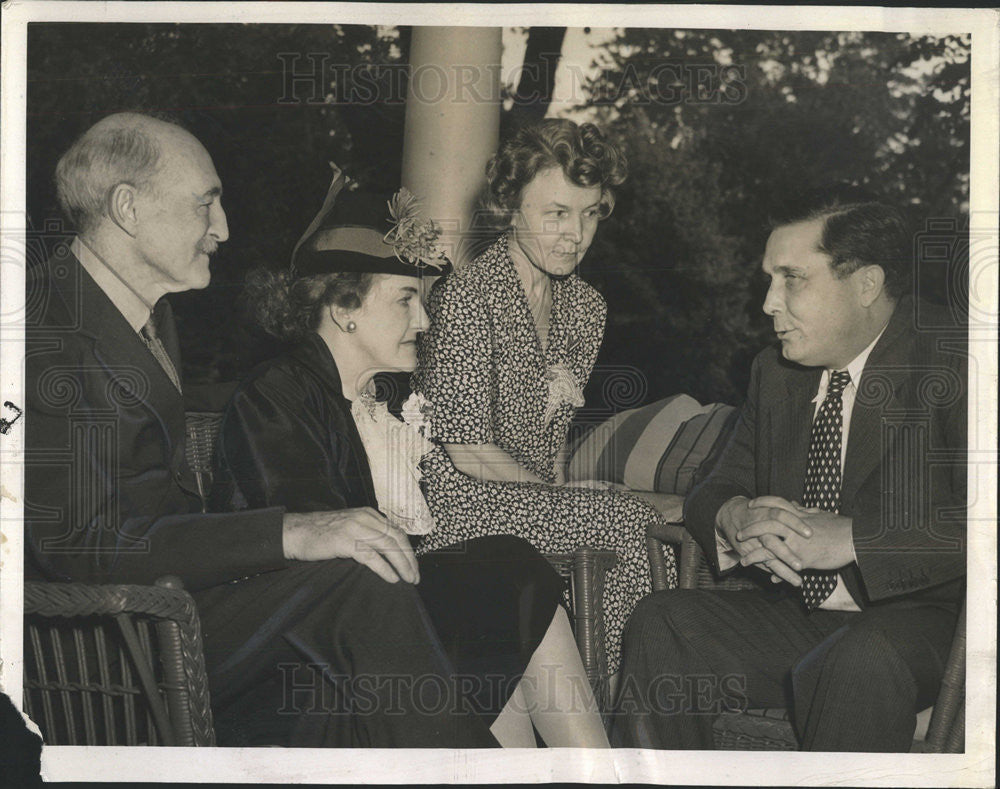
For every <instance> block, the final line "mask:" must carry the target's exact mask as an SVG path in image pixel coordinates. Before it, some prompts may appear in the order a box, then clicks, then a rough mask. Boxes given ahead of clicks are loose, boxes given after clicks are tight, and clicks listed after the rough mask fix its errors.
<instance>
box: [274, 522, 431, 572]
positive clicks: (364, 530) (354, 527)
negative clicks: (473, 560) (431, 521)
mask: <svg viewBox="0 0 1000 789" xmlns="http://www.w3.org/2000/svg"><path fill="white" fill-rule="evenodd" d="M282 548H283V550H284V553H285V558H286V559H301V560H303V561H323V560H325V559H354V560H355V561H357V562H360V563H361V564H363V565H365V566H366V567H368V568H369V569H371V570H372V571H373V572H375V573H376V574H378V575H379V576H380V577H382V578H384V579H385V580H386V581H388V582H389V583H391V584H394V583H396V582H397V581H398V580H400V579H401V578H402V579H403V580H404V581H409V582H410V583H413V584H415V583H417V582H419V581H420V573H419V570H418V569H417V559H416V557H415V556H414V555H413V549H412V548H411V547H410V541H409V540H408V539H407V537H406V535H405V534H404V533H403V532H402V531H401V530H400V529H398V528H396V527H395V526H393V525H392V524H391V523H389V522H388V521H387V520H386V519H385V517H384V516H383V515H382V514H381V513H380V512H378V511H376V510H374V509H372V508H371V507H355V508H353V509H347V510H334V511H331V512H308V513H286V515H285V518H284V523H283V529H282Z"/></svg>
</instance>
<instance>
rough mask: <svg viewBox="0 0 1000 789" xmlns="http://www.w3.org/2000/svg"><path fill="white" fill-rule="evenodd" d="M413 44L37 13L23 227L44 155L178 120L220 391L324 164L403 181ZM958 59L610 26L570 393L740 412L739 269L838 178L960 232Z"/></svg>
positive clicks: (759, 340)
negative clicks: (619, 177) (585, 320)
mask: <svg viewBox="0 0 1000 789" xmlns="http://www.w3.org/2000/svg"><path fill="white" fill-rule="evenodd" d="M409 33H410V30H409V29H408V28H398V29H396V28H376V27H371V26H360V25H351V26H348V25H334V24H329V25H301V24H300V25H281V24H254V25H241V24H225V25H221V24H219V25H215V24H212V25H205V24H186V25H172V24H100V25H91V24H70V23H59V24H52V23H45V24H40V23H33V24H31V25H30V26H29V32H28V128H27V134H28V162H27V170H28V173H27V174H28V211H29V218H30V221H31V223H32V224H33V225H34V227H35V228H36V229H39V230H41V229H42V228H44V227H46V226H47V223H48V221H49V220H51V219H52V218H54V217H56V216H58V210H57V207H56V202H55V195H54V189H53V187H52V180H51V179H52V172H53V170H54V168H55V163H56V161H57V159H58V157H59V155H60V154H61V153H62V152H63V151H64V150H65V149H66V147H67V146H68V145H69V143H70V142H71V141H72V139H73V138H74V137H76V136H77V135H78V134H79V133H80V132H82V131H83V130H84V129H86V128H87V127H88V126H90V125H91V124H92V123H93V122H95V121H96V120H97V119H98V118H100V117H102V116H104V115H106V114H108V113H111V112H114V111H118V110H126V109H137V110H158V111H168V112H171V113H174V114H176V115H178V116H179V117H180V119H181V120H182V121H183V122H184V123H185V124H186V125H187V126H188V127H189V128H190V129H191V130H192V132H193V133H195V135H196V136H198V137H199V139H201V140H202V141H203V142H204V143H205V145H206V147H207V148H208V150H209V152H210V153H211V154H212V156H213V158H214V159H215V163H216V167H217V169H218V171H219V174H220V176H221V177H222V180H223V183H224V185H225V190H226V191H225V195H224V204H225V206H226V211H227V214H228V216H229V223H230V230H231V237H230V240H229V242H228V243H226V244H225V245H223V247H222V248H221V251H220V254H219V257H218V259H217V261H216V262H215V263H214V264H213V282H212V285H211V286H210V287H209V288H208V289H207V290H205V291H200V292H196V293H187V294H178V295H176V296H172V297H171V300H172V302H173V304H174V307H175V312H176V313H177V314H178V316H179V325H180V330H181V339H182V344H183V347H184V349H185V370H184V374H185V379H186V380H187V381H188V382H211V381H218V380H234V379H236V378H238V377H239V376H240V375H241V374H243V373H244V372H245V371H246V369H247V368H248V367H249V365H250V364H252V363H253V362H255V361H256V360H258V359H259V358H262V357H263V356H265V355H266V354H267V353H269V352H270V350H272V349H271V348H269V347H268V346H266V345H263V344H262V343H261V339H260V337H259V336H257V335H253V336H250V335H247V334H246V333H245V332H244V329H242V328H241V322H240V321H238V320H235V319H234V318H235V317H236V315H237V311H238V299H237V295H238V293H239V291H240V288H241V283H242V280H243V277H244V274H245V273H246V271H247V270H248V269H249V268H251V267H252V266H255V265H257V264H260V263H267V264H271V265H283V264H285V262H286V261H287V259H288V255H289V251H290V250H291V247H292V245H293V244H294V242H295V240H296V239H297V237H298V235H299V233H301V231H302V229H303V228H304V227H305V225H306V224H307V223H308V221H309V219H310V218H311V216H312V214H313V212H314V211H315V210H316V208H317V207H318V205H319V203H320V201H321V199H322V195H323V193H324V191H325V189H326V186H327V185H328V182H329V170H328V168H327V167H326V164H325V163H326V162H327V161H335V162H337V164H338V165H340V166H341V167H342V168H343V169H344V170H345V171H346V172H347V173H348V174H349V175H351V176H352V177H353V178H355V179H356V180H357V181H358V182H359V183H360V184H361V185H363V186H365V187H370V188H373V189H378V190H383V191H385V190H389V189H392V188H394V187H395V186H396V185H397V184H398V181H399V176H400V170H401V161H400V159H401V153H402V131H403V118H404V111H405V107H404V100H405V96H406V74H405V65H406V61H407V55H408V48H409ZM563 34H564V30H563V29H560V28H548V29H546V28H540V29H532V30H531V31H530V32H529V40H528V44H529V47H528V49H529V51H528V53H527V58H528V60H529V61H531V62H536V61H537V62H538V63H542V61H543V60H545V59H546V58H547V59H548V60H550V61H552V62H553V63H554V52H555V50H557V49H558V45H559V42H561V41H562V40H563ZM968 51H969V42H968V40H967V38H962V37H953V36H952V37H942V38H930V37H921V38H917V37H912V36H909V35H906V34H889V33H878V34H875V33H837V32H785V31H747V30H672V29H655V30H651V29H626V30H625V31H623V33H622V35H621V36H620V37H619V38H618V39H617V40H616V41H614V42H612V43H611V44H610V45H608V46H607V48H606V51H605V52H604V53H603V54H604V55H605V56H606V58H607V67H606V68H604V69H603V70H602V71H601V72H600V73H599V74H598V75H597V76H596V77H595V78H594V80H593V82H592V83H591V84H590V85H589V92H588V98H587V101H586V105H585V107H584V110H585V112H586V113H588V114H589V115H590V116H592V117H594V118H595V119H596V120H597V121H598V122H599V123H601V124H602V125H603V126H604V127H605V128H606V129H607V131H608V133H609V134H611V135H612V137H613V138H615V139H617V140H619V141H620V142H621V143H622V144H623V145H624V146H625V148H626V150H627V151H628V155H629V158H630V161H631V170H632V175H631V178H630V180H629V181H628V183H627V184H626V185H625V186H624V187H623V189H622V190H621V193H620V195H619V198H618V204H617V206H616V208H615V211H614V214H613V215H612V217H611V218H610V219H609V220H607V221H606V222H605V223H603V225H602V227H601V230H600V231H599V233H598V238H597V241H595V244H594V247H593V251H592V252H591V253H590V254H589V255H588V257H587V260H586V261H585V263H584V268H583V271H582V274H583V276H584V277H585V278H587V279H589V280H590V281H592V282H593V283H594V284H595V285H596V286H597V287H598V288H599V289H600V290H601V292H602V293H604V295H605V296H606V298H607V299H608V302H609V307H610V311H609V323H608V330H607V335H606V341H605V345H604V348H603V349H602V355H601V357H600V360H599V364H600V365H601V368H600V369H599V370H598V373H597V374H596V375H595V378H594V382H593V385H592V387H591V389H590V391H589V392H588V402H596V403H597V404H600V403H601V402H602V401H608V400H609V398H608V397H607V396H606V395H605V392H606V391H607V390H608V377H609V375H613V374H614V373H615V371H616V370H617V371H619V372H621V369H622V368H623V367H625V368H629V369H631V370H633V371H641V372H639V373H635V374H634V375H633V378H635V376H636V375H638V376H639V377H641V378H642V382H641V385H640V384H636V386H635V387H633V388H635V389H636V391H635V392H634V393H633V394H634V395H635V397H636V398H638V399H646V400H648V399H653V398H655V397H662V396H664V395H668V394H672V393H675V392H688V393H690V394H692V395H694V396H696V397H698V398H700V399H702V400H728V401H730V402H736V401H738V400H739V399H740V397H741V396H742V392H743V390H744V388H745V384H746V376H747V372H748V370H749V360H750V358H751V357H752V355H753V353H755V352H756V351H757V350H758V349H759V348H760V347H761V346H762V344H763V343H764V342H765V341H766V337H767V322H766V321H765V320H764V319H763V315H762V314H761V313H760V304H761V302H762V299H763V289H762V282H761V280H760V278H759V276H758V275H757V274H756V268H757V264H758V262H759V258H760V255H761V251H762V248H763V242H764V240H765V238H766V230H765V226H766V219H767V214H768V210H769V208H770V206H771V205H772V204H773V203H774V202H775V201H776V200H778V199H780V198H783V197H786V196H787V195H789V194H791V193H793V192H794V191H797V190H798V189H800V188H802V187H805V186H810V185H816V184H819V183H823V182H829V181H833V180H847V181H853V182H856V183H860V184H867V185H870V186H873V187H875V188H876V189H877V190H879V191H881V192H883V193H885V194H886V195H888V196H889V197H890V198H892V199H894V200H896V201H897V202H901V203H904V204H907V205H910V206H911V207H912V208H913V209H915V210H916V211H917V212H918V213H919V214H920V215H922V216H940V217H955V218H960V217H961V215H962V212H964V211H966V210H967V200H968V196H967V191H968V173H969V81H970V78H969V64H968ZM317 68H318V69H319V71H318V72H317V71H316V69H317ZM293 73H294V75H295V79H294V80H291V81H290V77H291V76H292V74H293ZM314 73H315V74H316V75H317V78H316V79H313V78H312V75H313V74H314ZM525 73H526V74H528V75H529V76H530V74H531V73H533V72H525ZM538 74H539V75H540V77H544V79H539V80H538V84H534V83H531V82H530V80H529V81H525V79H522V81H521V83H520V84H519V85H518V86H516V87H515V94H516V95H514V96H512V98H514V99H517V98H518V96H520V97H521V98H525V96H529V95H537V96H538V97H539V101H538V102H537V103H531V102H527V103H525V102H519V101H515V102H514V111H513V113H512V114H511V116H510V117H509V118H508V119H507V121H506V122H505V124H504V127H505V128H508V127H511V126H513V125H516V120H517V119H516V116H517V115H518V114H521V115H540V114H542V111H543V110H544V107H545V103H546V101H547V99H548V97H550V96H551V91H552V87H553V85H552V77H553V75H554V69H553V68H545V69H541V70H540V71H539V72H538ZM918 218H919V217H918ZM605 404H606V405H611V406H616V405H621V404H622V403H621V402H620V401H618V402H606V403H605Z"/></svg>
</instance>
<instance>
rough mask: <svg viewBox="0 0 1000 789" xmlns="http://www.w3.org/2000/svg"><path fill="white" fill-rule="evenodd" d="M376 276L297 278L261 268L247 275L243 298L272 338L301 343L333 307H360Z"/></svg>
mask: <svg viewBox="0 0 1000 789" xmlns="http://www.w3.org/2000/svg"><path fill="white" fill-rule="evenodd" d="M376 276H377V275H376V274H372V273H369V272H358V271H339V272H336V273H333V274H317V275H315V276H311V277H296V276H294V275H293V274H291V273H290V272H288V271H274V270H273V269H270V268H266V267H260V268H256V269H254V270H253V271H251V272H250V273H249V274H248V275H247V279H246V285H245V289H244V292H243V298H244V300H245V303H246V305H247V307H248V308H249V310H250V312H251V314H252V315H253V316H254V318H255V319H256V320H257V323H258V324H260V326H261V328H263V329H264V331H266V332H267V333H268V334H270V335H272V336H273V337H277V338H278V339H280V340H300V339H302V338H303V337H305V336H306V335H308V334H309V333H310V332H314V331H316V329H318V328H319V324H320V320H321V319H322V316H323V310H324V309H325V308H327V307H329V306H330V305H331V304H335V305H337V306H338V307H343V308H346V309H357V308H358V307H360V306H361V303H362V302H363V301H364V299H365V297H366V296H367V295H368V292H369V291H370V290H371V287H372V285H373V284H374V282H375V278H376Z"/></svg>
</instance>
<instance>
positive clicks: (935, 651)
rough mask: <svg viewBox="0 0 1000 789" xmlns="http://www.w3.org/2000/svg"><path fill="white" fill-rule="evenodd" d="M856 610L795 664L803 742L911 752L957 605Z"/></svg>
mask: <svg viewBox="0 0 1000 789" xmlns="http://www.w3.org/2000/svg"><path fill="white" fill-rule="evenodd" d="M849 617H850V618H849V619H848V620H847V621H846V622H845V624H844V625H843V626H842V627H840V628H838V629H837V630H836V631H835V632H834V633H832V634H831V635H830V636H828V637H827V638H826V639H824V640H823V641H822V642H821V643H820V644H818V645H817V646H816V647H815V648H814V649H812V650H811V651H810V652H809V653H808V654H807V655H806V656H805V657H804V658H803V659H802V660H801V661H799V662H798V664H797V665H796V666H795V668H794V670H793V672H792V683H793V692H794V710H795V715H794V717H795V723H796V728H797V729H798V731H799V735H800V739H801V741H802V747H803V749H805V750H815V751H881V752H907V751H909V750H910V746H911V743H912V739H913V731H914V728H915V726H916V715H917V713H918V712H919V711H920V710H921V709H924V708H925V707H927V706H929V705H930V704H932V703H933V701H934V696H935V695H936V693H937V691H938V688H939V687H940V684H941V677H942V675H943V672H944V664H945V662H946V660H947V657H948V650H949V648H950V645H951V639H952V635H953V633H954V629H955V620H956V614H955V611H954V609H952V608H947V607H940V606H930V605H917V604H913V603H908V602H903V603H898V604H890V605H885V606H878V607H874V608H869V609H867V610H865V611H863V612H861V613H856V614H851V615H849Z"/></svg>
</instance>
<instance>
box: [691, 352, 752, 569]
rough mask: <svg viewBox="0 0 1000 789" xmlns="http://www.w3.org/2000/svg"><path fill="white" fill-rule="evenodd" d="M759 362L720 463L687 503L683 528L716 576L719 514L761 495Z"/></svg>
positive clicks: (718, 567)
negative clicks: (730, 503) (736, 499)
mask: <svg viewBox="0 0 1000 789" xmlns="http://www.w3.org/2000/svg"><path fill="white" fill-rule="evenodd" d="M760 359H761V357H760V356H758V357H757V358H756V359H754V362H753V367H752V368H751V371H750V387H749V389H748V391H747V397H746V400H745V401H744V402H743V405H742V406H741V407H740V411H739V415H738V416H737V418H736V424H735V425H734V426H733V432H732V434H731V435H730V438H729V442H728V443H727V444H726V448H725V449H724V450H723V452H722V455H721V457H720V458H719V462H718V463H717V464H716V465H715V468H714V469H712V471H711V472H710V473H709V475H708V476H707V477H706V478H705V480H704V481H703V482H702V483H701V484H700V485H698V486H697V487H695V489H694V490H693V491H692V492H691V494H690V495H689V496H688V497H687V499H686V500H685V502H684V525H685V527H686V528H687V530H688V531H689V532H690V533H691V534H692V536H693V537H694V538H695V539H696V540H697V541H698V544H699V545H700V546H701V548H702V550H703V551H704V552H705V556H706V557H707V558H708V560H709V562H710V563H711V565H712V567H713V569H714V570H715V572H716V573H719V572H722V570H721V568H720V566H719V552H718V548H717V545H716V539H715V535H716V530H715V516H716V513H718V511H719V508H720V507H721V506H722V505H723V504H724V503H725V502H727V501H729V499H731V498H733V497H734V496H746V497H747V498H754V497H755V496H757V495H758V494H757V485H756V478H757V474H756V460H755V458H756V454H757V446H756V435H757V408H758V406H757V404H758V402H759V396H760V379H761V372H760V364H761V361H760ZM731 566H732V565H730V566H729V567H731ZM727 569H729V568H728V567H727Z"/></svg>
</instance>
